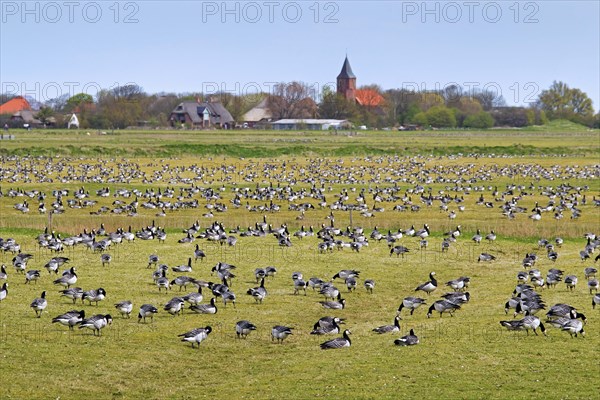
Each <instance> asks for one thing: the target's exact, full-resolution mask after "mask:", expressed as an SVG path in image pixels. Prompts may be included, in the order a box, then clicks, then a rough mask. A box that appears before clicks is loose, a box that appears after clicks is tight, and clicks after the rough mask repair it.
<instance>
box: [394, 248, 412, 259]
mask: <svg viewBox="0 0 600 400" xmlns="http://www.w3.org/2000/svg"><path fill="white" fill-rule="evenodd" d="M409 252H410V250H409V249H408V248H406V247H404V246H400V245H398V246H394V247H392V248H391V249H390V257H391V256H392V255H394V254H395V255H396V257H400V256H402V258H404V254H406V253H409Z"/></svg>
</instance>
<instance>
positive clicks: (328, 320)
mask: <svg viewBox="0 0 600 400" xmlns="http://www.w3.org/2000/svg"><path fill="white" fill-rule="evenodd" d="M343 323H344V322H343V320H342V319H340V318H337V317H335V318H334V317H323V318H321V319H319V320H318V321H317V322H316V323H315V324H314V325H313V330H312V331H311V332H310V334H311V335H335V334H338V333H340V324H343Z"/></svg>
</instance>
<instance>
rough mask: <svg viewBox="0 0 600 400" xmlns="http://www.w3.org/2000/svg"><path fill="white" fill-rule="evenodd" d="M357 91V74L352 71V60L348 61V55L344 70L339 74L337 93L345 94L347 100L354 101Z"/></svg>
mask: <svg viewBox="0 0 600 400" xmlns="http://www.w3.org/2000/svg"><path fill="white" fill-rule="evenodd" d="M355 91H356V75H354V72H352V67H351V66H350V61H348V56H346V59H345V60H344V65H343V66H342V71H341V72H340V74H339V75H338V76H337V93H338V94H341V95H342V96H344V97H345V98H346V100H352V101H354V99H355Z"/></svg>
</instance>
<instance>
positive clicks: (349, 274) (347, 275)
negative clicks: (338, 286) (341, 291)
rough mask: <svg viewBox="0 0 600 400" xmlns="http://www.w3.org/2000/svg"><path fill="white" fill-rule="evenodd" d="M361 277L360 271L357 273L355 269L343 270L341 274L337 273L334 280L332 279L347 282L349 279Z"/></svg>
mask: <svg viewBox="0 0 600 400" xmlns="http://www.w3.org/2000/svg"><path fill="white" fill-rule="evenodd" d="M359 275H360V271H357V270H354V269H343V270H341V271H340V272H338V273H336V274H335V275H334V276H333V278H331V279H332V280H333V279H336V278H340V279H343V280H346V279H347V278H356V277H358V276H359Z"/></svg>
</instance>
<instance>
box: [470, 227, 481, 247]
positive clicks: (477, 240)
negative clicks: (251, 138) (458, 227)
mask: <svg viewBox="0 0 600 400" xmlns="http://www.w3.org/2000/svg"><path fill="white" fill-rule="evenodd" d="M481 239H483V236H481V231H480V230H479V229H477V233H476V234H475V235H473V237H472V238H471V240H472V241H473V242H475V243H477V244H480V243H481Z"/></svg>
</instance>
